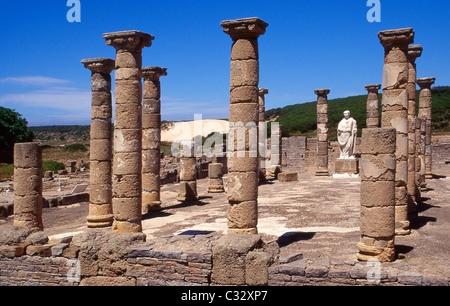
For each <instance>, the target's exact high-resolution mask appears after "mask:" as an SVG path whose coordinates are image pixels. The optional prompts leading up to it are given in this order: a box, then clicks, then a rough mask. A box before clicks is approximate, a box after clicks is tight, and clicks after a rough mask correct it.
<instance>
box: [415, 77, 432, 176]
mask: <svg viewBox="0 0 450 306" xmlns="http://www.w3.org/2000/svg"><path fill="white" fill-rule="evenodd" d="M435 80H436V79H435V78H421V79H417V80H416V82H417V85H419V86H420V95H419V117H420V118H422V120H424V121H425V128H426V134H425V179H432V178H433V173H432V164H431V159H432V147H431V132H432V126H431V114H432V112H431V104H432V97H431V85H433V84H434V82H435Z"/></svg>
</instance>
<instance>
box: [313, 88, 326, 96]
mask: <svg viewBox="0 0 450 306" xmlns="http://www.w3.org/2000/svg"><path fill="white" fill-rule="evenodd" d="M314 93H315V94H316V95H318V96H326V95H328V94H329V93H330V89H328V88H325V89H314Z"/></svg>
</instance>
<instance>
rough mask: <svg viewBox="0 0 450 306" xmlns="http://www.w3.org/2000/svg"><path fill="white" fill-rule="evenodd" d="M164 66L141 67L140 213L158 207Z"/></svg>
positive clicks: (159, 202) (159, 203) (165, 72)
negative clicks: (161, 79)
mask: <svg viewBox="0 0 450 306" xmlns="http://www.w3.org/2000/svg"><path fill="white" fill-rule="evenodd" d="M165 75H167V68H161V67H145V68H142V77H143V78H144V99H143V107H142V213H147V212H149V211H159V210H161V196H160V190H161V177H160V168H161V157H160V156H161V82H160V80H159V79H160V77H161V76H165Z"/></svg>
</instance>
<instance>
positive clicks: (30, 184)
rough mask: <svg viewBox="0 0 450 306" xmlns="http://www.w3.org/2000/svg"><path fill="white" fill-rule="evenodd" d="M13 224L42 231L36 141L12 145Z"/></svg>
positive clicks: (40, 175) (39, 177)
mask: <svg viewBox="0 0 450 306" xmlns="http://www.w3.org/2000/svg"><path fill="white" fill-rule="evenodd" d="M14 226H18V227H26V228H29V229H31V230H32V231H42V230H43V224H42V149H41V146H40V145H39V144H38V143H36V142H24V143H16V144H15V145H14Z"/></svg>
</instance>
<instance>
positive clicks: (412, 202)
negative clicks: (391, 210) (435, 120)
mask: <svg viewBox="0 0 450 306" xmlns="http://www.w3.org/2000/svg"><path fill="white" fill-rule="evenodd" d="M422 50H423V49H422V46H421V45H411V46H409V47H408V85H407V90H408V184H407V186H406V191H407V193H408V213H409V214H415V213H416V205H417V203H416V196H415V193H416V59H417V58H418V57H420V56H421V55H422Z"/></svg>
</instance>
